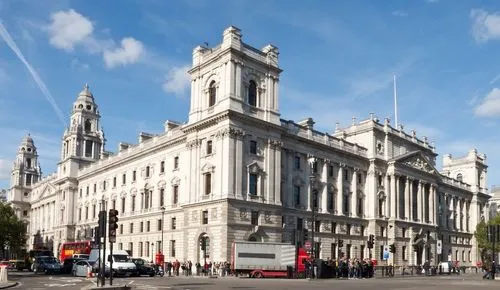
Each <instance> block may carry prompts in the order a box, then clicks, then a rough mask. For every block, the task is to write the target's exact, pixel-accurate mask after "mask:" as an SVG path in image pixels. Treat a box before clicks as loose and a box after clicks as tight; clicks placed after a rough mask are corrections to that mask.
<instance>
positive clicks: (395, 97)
mask: <svg viewBox="0 0 500 290" xmlns="http://www.w3.org/2000/svg"><path fill="white" fill-rule="evenodd" d="M393 82H394V128H396V129H398V94H397V89H396V75H395V74H394V75H393Z"/></svg>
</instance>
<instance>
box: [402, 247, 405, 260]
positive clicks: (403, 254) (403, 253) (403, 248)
mask: <svg viewBox="0 0 500 290" xmlns="http://www.w3.org/2000/svg"><path fill="white" fill-rule="evenodd" d="M401 255H402V258H403V261H406V246H403V247H401Z"/></svg>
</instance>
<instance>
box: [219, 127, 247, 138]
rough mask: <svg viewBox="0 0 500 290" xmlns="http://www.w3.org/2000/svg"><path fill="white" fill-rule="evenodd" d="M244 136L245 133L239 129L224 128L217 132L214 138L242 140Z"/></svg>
mask: <svg viewBox="0 0 500 290" xmlns="http://www.w3.org/2000/svg"><path fill="white" fill-rule="evenodd" d="M243 136H245V132H244V131H243V130H241V129H237V128H224V129H221V130H219V131H218V132H217V133H216V134H215V137H216V138H218V139H224V138H226V137H230V138H238V139H239V138H243Z"/></svg>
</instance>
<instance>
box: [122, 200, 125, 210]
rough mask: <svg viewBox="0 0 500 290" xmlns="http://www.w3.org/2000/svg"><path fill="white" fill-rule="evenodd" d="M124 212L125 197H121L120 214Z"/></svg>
mask: <svg viewBox="0 0 500 290" xmlns="http://www.w3.org/2000/svg"><path fill="white" fill-rule="evenodd" d="M124 212H125V197H122V213H124Z"/></svg>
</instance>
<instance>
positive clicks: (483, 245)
mask: <svg viewBox="0 0 500 290" xmlns="http://www.w3.org/2000/svg"><path fill="white" fill-rule="evenodd" d="M488 225H500V215H497V216H496V217H495V218H493V219H491V220H489V221H488V222H487V223H486V222H485V221H484V220H483V221H481V222H480V223H478V224H477V226H476V231H475V232H474V236H475V237H476V241H477V246H478V248H479V249H481V260H482V261H483V262H484V263H485V264H489V263H490V262H491V256H492V250H493V243H491V242H490V241H489V240H488ZM495 248H496V249H495V250H496V252H499V251H500V243H496V246H495Z"/></svg>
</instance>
